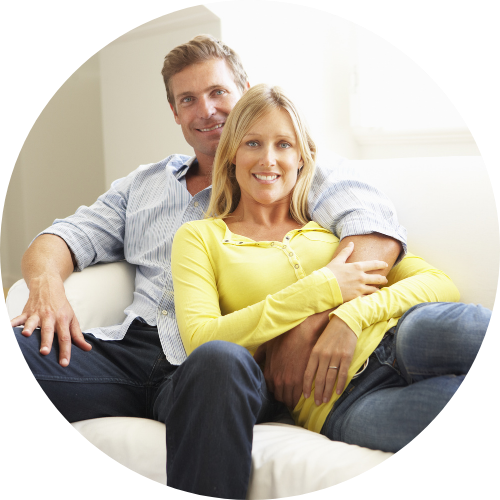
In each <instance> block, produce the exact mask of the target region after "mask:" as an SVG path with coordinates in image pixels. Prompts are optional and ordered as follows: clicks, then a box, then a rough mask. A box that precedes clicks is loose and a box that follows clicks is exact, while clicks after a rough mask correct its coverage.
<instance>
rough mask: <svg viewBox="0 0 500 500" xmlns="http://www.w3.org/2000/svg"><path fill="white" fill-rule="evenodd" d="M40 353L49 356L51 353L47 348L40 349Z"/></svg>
mask: <svg viewBox="0 0 500 500" xmlns="http://www.w3.org/2000/svg"><path fill="white" fill-rule="evenodd" d="M40 352H41V353H42V354H48V353H49V348H48V347H47V346H45V347H42V348H41V349H40Z"/></svg>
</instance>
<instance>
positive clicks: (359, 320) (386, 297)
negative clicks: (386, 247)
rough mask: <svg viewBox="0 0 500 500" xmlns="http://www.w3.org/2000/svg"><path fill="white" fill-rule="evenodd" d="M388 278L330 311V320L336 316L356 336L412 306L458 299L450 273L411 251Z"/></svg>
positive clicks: (398, 315) (397, 315) (395, 316)
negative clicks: (384, 283) (382, 284)
mask: <svg viewBox="0 0 500 500" xmlns="http://www.w3.org/2000/svg"><path fill="white" fill-rule="evenodd" d="M387 279H388V284H387V285H388V286H387V287H384V288H382V289H381V290H379V291H378V292H375V293H373V294H371V295H368V296H363V297H358V298H356V299H354V300H351V301H350V302H346V303H345V304H343V305H341V306H340V307H338V308H337V309H336V310H335V311H333V312H332V313H331V314H330V319H331V318H332V316H333V315H335V316H338V317H339V318H340V319H342V320H343V321H344V322H345V323H347V325H348V326H349V327H350V328H351V329H352V330H353V331H354V333H355V334H356V336H358V337H359V336H360V335H361V334H362V331H363V330H364V329H366V328H368V327H369V326H371V325H374V324H375V323H378V322H380V321H387V320H389V319H391V318H399V317H400V316H402V315H403V314H404V313H405V312H406V311H408V309H410V307H413V306H414V305H417V304H421V303H423V302H458V301H459V300H460V293H459V291H458V289H457V287H456V286H455V285H454V284H453V281H451V279H450V278H449V276H447V275H446V274H445V273H444V272H443V271H441V270H439V269H436V268H435V267H433V266H431V265H430V264H428V263H427V262H425V261H424V259H422V258H421V257H417V256H416V255H412V254H410V253H408V254H407V255H406V256H405V258H404V259H403V260H402V261H401V262H400V263H399V264H398V265H397V266H395V267H394V268H393V269H392V270H391V272H390V273H389V274H388V276H387Z"/></svg>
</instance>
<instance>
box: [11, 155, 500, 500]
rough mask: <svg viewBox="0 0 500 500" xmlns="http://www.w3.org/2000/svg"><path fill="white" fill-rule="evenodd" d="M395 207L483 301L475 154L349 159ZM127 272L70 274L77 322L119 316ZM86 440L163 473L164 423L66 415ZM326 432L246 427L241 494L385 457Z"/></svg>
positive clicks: (493, 263) (310, 485) (295, 490)
mask: <svg viewBox="0 0 500 500" xmlns="http://www.w3.org/2000/svg"><path fill="white" fill-rule="evenodd" d="M349 163H350V165H349V166H350V167H352V168H353V169H355V170H357V171H358V172H359V173H361V174H362V175H363V176H364V177H365V178H367V179H369V180H370V181H371V182H372V183H373V184H375V185H378V186H379V187H381V188H382V189H383V190H384V191H385V192H386V193H387V194H388V195H389V197H390V198H391V199H392V200H393V202H394V203H395V205H396V208H397V211H398V215H399V219H400V222H401V223H402V224H403V225H405V226H406V228H407V229H408V243H409V248H410V251H411V252H412V253H415V254H417V255H420V256H422V257H424V258H425V259H426V260H427V261H428V262H430V263H432V264H433V265H435V266H437V267H439V268H441V269H443V270H444V271H445V272H446V273H447V274H448V275H449V276H450V277H451V278H452V279H453V280H454V281H455V283H456V285H457V286H458V288H459V290H460V291H461V299H462V301H463V302H473V303H480V304H482V305H483V306H486V307H489V308H492V307H493V302H494V298H495V293H496V285H497V279H498V261H499V258H498V256H499V255H500V252H499V247H500V245H499V235H498V219H497V213H496V208H495V203H494V198H493V193H492V188H491V185H490V182H489V179H488V175H487V171H486V168H485V166H484V164H483V162H482V160H481V158H480V157H452V158H450V157H442V158H415V159H392V160H359V161H351V162H349ZM134 274H135V269H134V267H133V266H131V265H129V264H128V263H126V262H119V263H114V264H105V265H96V266H93V267H91V268H88V269H86V270H85V271H83V272H82V273H74V274H73V275H72V276H70V277H69V278H68V279H67V280H66V282H65V287H66V292H67V295H68V298H69V301H70V302H71V304H72V306H73V308H74V310H75V312H76V314H77V317H78V318H79V320H80V324H81V326H82V329H86V328H90V327H92V326H104V325H111V324H115V323H119V322H121V321H122V319H123V317H124V315H123V310H124V308H125V307H126V306H127V305H128V304H129V303H130V302H131V299H132V293H133V287H134ZM27 294H28V291H27V288H26V284H25V283H24V281H22V280H21V281H19V282H17V283H16V284H15V285H14V286H13V287H12V288H11V289H10V291H9V294H8V297H7V308H8V312H9V316H10V317H11V318H12V317H14V316H17V315H18V314H20V312H21V311H22V308H23V307H24V304H25V302H26V299H27ZM73 425H74V427H75V428H76V429H77V430H78V431H79V432H80V433H81V434H82V435H83V436H85V437H86V438H87V439H88V440H90V441H91V442H92V443H93V444H94V445H95V446H97V447H98V448H99V449H100V450H102V451H103V452H104V453H106V454H107V455H109V456H111V457H112V458H114V459H115V460H117V461H118V462H120V463H121V464H123V465H125V466H126V467H128V468H130V469H132V470H134V471H136V472H138V473H139V474H142V475H143V476H146V477H148V478H150V479H152V480H154V481H158V482H160V483H165V482H166V475H165V460H166V452H165V446H164V443H165V428H164V425H163V424H161V423H158V422H154V421H150V420H143V419H135V418H125V417H120V418H117V417H114V418H102V419H95V420H87V421H83V422H76V423H74V424H73ZM390 456H391V454H390V453H384V452H381V451H376V450H368V449H364V448H360V447H357V446H351V445H346V444H344V443H338V442H331V441H329V440H328V439H327V438H325V437H323V436H320V435H317V434H315V433H312V432H309V431H306V430H304V429H302V428H298V427H295V426H293V425H290V423H288V424H287V423H279V424H262V425H258V426H256V428H255V431H254V447H253V454H252V458H253V464H252V465H253V470H252V478H251V483H250V488H249V492H248V498H251V499H254V498H255V499H257V498H282V497H287V496H292V495H298V494H303V493H309V492H313V491H317V490H320V489H323V488H326V487H329V486H333V485H335V484H338V483H340V482H342V481H345V480H347V479H350V478H352V477H354V476H356V475H358V474H360V473H362V472H364V471H366V470H368V469H370V468H372V467H374V466H375V465H377V464H379V463H381V462H382V461H384V460H386V459H387V458H388V457H390Z"/></svg>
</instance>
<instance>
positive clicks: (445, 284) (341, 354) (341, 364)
mask: <svg viewBox="0 0 500 500" xmlns="http://www.w3.org/2000/svg"><path fill="white" fill-rule="evenodd" d="M388 280H389V282H388V285H390V286H388V287H385V288H382V289H381V290H379V291H378V292H375V293H373V294H372V295H369V296H364V297H358V298H356V299H353V300H352V301H350V302H347V303H344V304H343V305H341V306H340V307H338V308H337V309H336V310H335V311H333V312H332V313H331V314H330V323H329V324H328V326H327V327H326V329H325V331H324V332H323V334H322V335H321V337H320V339H319V340H318V342H317V343H316V345H315V347H314V349H313V351H312V353H311V357H310V359H309V363H308V366H307V368H306V373H305V375H304V389H303V392H304V397H306V398H307V397H309V394H310V391H311V388H312V383H313V380H314V379H315V391H314V399H315V401H316V404H320V403H322V402H325V400H326V401H328V400H329V399H330V398H331V396H332V391H333V388H334V385H335V381H336V380H337V393H338V394H340V393H341V392H342V391H343V390H344V388H345V386H346V384H347V383H348V381H349V380H350V378H352V375H353V374H354V371H355V370H356V369H357V367H358V365H359V363H360V360H359V359H357V358H359V355H358V356H356V359H354V362H353V363H351V361H353V356H354V354H355V349H356V344H357V343H358V344H359V343H360V342H361V343H364V344H368V343H369V342H370V340H371V339H370V336H372V335H378V336H379V335H380V329H378V328H376V326H377V324H378V323H384V322H387V321H388V320H390V319H392V318H396V319H397V318H400V317H401V316H402V315H403V314H404V313H405V312H406V311H408V309H410V308H411V307H413V306H414V305H417V304H420V303H423V302H457V301H458V300H459V299H460V294H459V292H458V289H457V288H456V286H455V285H454V284H453V282H452V281H451V279H450V278H449V277H448V276H447V275H446V274H445V273H444V272H442V271H440V270H439V269H436V268H434V267H433V266H430V265H429V264H427V263H426V262H425V261H424V260H423V259H421V258H420V257H417V256H415V255H412V254H408V255H407V256H406V257H405V258H404V259H403V260H402V261H401V262H400V264H398V265H397V266H395V267H394V268H393V269H392V270H391V272H390V273H389V275H388ZM381 327H382V325H381ZM383 331H385V330H383ZM358 337H359V341H358ZM358 352H360V354H361V352H363V349H359V350H358ZM362 361H363V359H361V362H362ZM329 366H336V367H337V368H336V369H331V368H329Z"/></svg>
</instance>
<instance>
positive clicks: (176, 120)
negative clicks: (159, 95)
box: [168, 103, 181, 125]
mask: <svg viewBox="0 0 500 500" xmlns="http://www.w3.org/2000/svg"><path fill="white" fill-rule="evenodd" d="M168 104H169V105H170V109H171V110H172V113H173V114H174V120H175V123H177V125H180V124H181V122H180V120H179V115H178V114H177V112H176V111H175V108H174V107H173V106H172V104H171V103H168Z"/></svg>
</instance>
